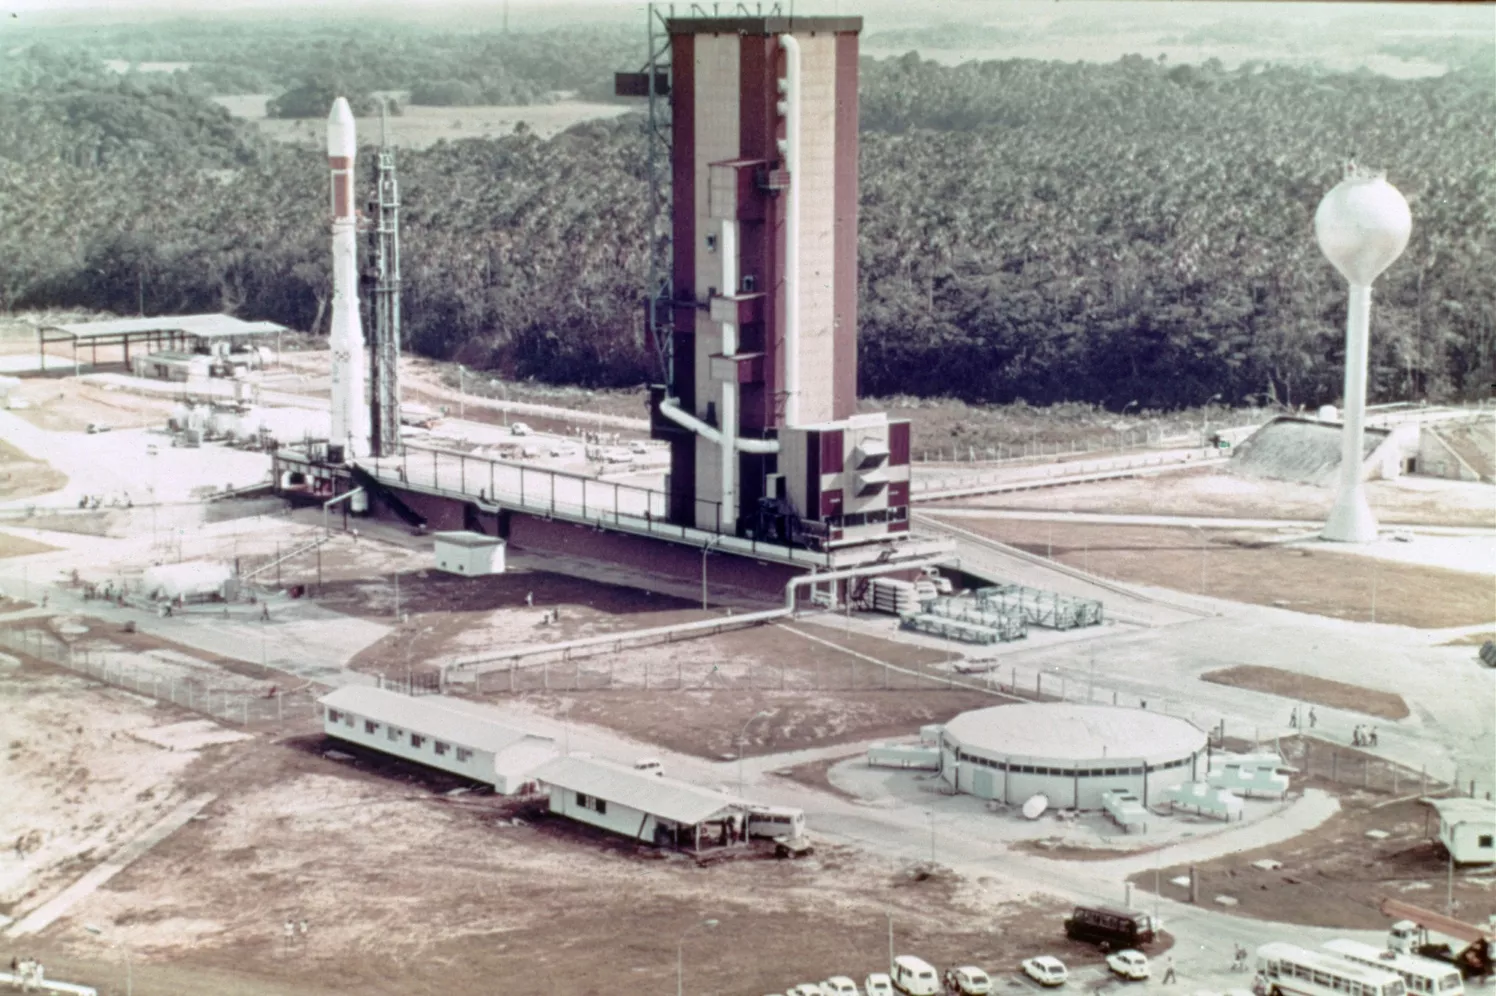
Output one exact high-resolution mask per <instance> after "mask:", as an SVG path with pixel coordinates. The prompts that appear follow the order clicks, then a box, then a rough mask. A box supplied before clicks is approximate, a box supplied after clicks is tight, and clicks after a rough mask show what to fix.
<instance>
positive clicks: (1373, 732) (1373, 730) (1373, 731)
mask: <svg viewBox="0 0 1496 996" xmlns="http://www.w3.org/2000/svg"><path fill="white" fill-rule="evenodd" d="M1368 736H1369V737H1370V739H1371V745H1372V746H1373V747H1375V746H1376V745H1377V728H1376V727H1375V726H1373V727H1372V728H1371V733H1369V734H1368Z"/></svg>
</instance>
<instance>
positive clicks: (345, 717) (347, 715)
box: [343, 712, 353, 727]
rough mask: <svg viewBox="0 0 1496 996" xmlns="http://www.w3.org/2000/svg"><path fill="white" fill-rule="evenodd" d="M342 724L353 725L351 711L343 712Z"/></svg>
mask: <svg viewBox="0 0 1496 996" xmlns="http://www.w3.org/2000/svg"><path fill="white" fill-rule="evenodd" d="M343 725H344V726H348V727H351V726H353V713H351V712H345V713H343Z"/></svg>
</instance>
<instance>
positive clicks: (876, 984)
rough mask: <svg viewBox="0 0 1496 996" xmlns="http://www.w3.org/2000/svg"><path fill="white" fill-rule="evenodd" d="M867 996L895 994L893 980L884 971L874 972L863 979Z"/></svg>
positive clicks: (889, 995) (863, 986)
mask: <svg viewBox="0 0 1496 996" xmlns="http://www.w3.org/2000/svg"><path fill="white" fill-rule="evenodd" d="M862 991H863V993H864V994H866V996H893V980H892V979H890V978H889V977H888V976H887V975H886V974H885V973H883V972H874V973H873V974H872V975H869V976H868V977H867V978H866V979H863V980H862Z"/></svg>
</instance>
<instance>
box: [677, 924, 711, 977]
mask: <svg viewBox="0 0 1496 996" xmlns="http://www.w3.org/2000/svg"><path fill="white" fill-rule="evenodd" d="M716 925H717V921H716V920H701V921H698V922H697V923H693V924H691V926H689V927H687V928H686V929H685V931H684V932H683V933H682V934H681V935H680V940H679V941H676V942H675V996H682V994H683V993H684V992H685V987H684V984H683V983H684V980H685V975H684V974H683V971H682V967H681V952H682V951H683V950H684V948H685V946H686V935H687V934H689V933H691V931H693V930H695V929H696V928H697V927H715V926H716Z"/></svg>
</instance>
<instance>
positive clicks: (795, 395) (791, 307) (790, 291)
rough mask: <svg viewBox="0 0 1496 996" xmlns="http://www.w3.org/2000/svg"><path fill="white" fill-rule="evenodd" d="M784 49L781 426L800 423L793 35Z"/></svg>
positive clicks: (784, 39) (784, 40)
mask: <svg viewBox="0 0 1496 996" xmlns="http://www.w3.org/2000/svg"><path fill="white" fill-rule="evenodd" d="M779 45H780V47H781V48H783V49H784V56H785V58H784V78H783V79H781V80H780V81H779V92H780V93H782V94H784V99H783V100H781V101H779V104H778V109H779V113H780V115H781V116H782V117H783V118H784V138H783V139H781V141H780V152H781V154H783V156H784V168H785V169H786V170H788V171H789V174H790V188H789V199H788V202H787V203H786V205H785V225H784V299H785V304H786V307H785V316H784V394H785V402H784V424H785V425H787V426H796V425H799V424H800V43H799V42H798V41H796V40H795V36H794V35H780V36H779Z"/></svg>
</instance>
